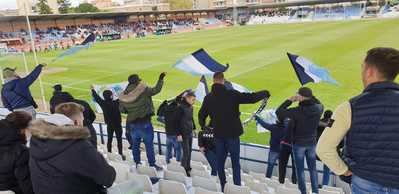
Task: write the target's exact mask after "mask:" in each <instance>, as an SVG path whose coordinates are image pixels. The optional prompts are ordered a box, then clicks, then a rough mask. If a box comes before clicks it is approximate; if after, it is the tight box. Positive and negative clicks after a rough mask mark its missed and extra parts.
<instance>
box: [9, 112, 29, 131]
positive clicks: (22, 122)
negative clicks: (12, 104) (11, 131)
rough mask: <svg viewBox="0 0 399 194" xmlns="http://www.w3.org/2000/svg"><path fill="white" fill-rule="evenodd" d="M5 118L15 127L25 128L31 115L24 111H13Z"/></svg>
mask: <svg viewBox="0 0 399 194" xmlns="http://www.w3.org/2000/svg"><path fill="white" fill-rule="evenodd" d="M6 120H7V121H8V122H9V123H10V124H12V125H13V126H14V127H15V128H16V129H25V128H27V127H28V125H29V123H30V122H31V121H32V116H31V115H30V114H29V113H27V112H24V111H15V112H12V113H10V114H9V115H7V117H6Z"/></svg>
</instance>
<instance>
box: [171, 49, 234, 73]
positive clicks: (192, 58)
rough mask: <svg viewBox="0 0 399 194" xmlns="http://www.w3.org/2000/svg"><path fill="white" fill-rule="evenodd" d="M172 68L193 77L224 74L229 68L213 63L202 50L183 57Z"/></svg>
mask: <svg viewBox="0 0 399 194" xmlns="http://www.w3.org/2000/svg"><path fill="white" fill-rule="evenodd" d="M174 67H175V68H177V69H180V70H182V71H185V72H188V73H190V74H192V75H195V76H202V75H205V76H212V75H213V74H214V73H216V72H225V71H226V70H227V69H228V68H229V66H228V65H227V66H224V65H222V64H220V63H218V62H217V61H215V60H214V59H213V58H212V57H211V56H209V54H208V53H207V52H206V51H205V50H204V49H199V50H198V51H195V52H194V53H192V54H190V55H188V56H186V57H184V58H183V59H181V60H179V61H178V62H177V63H176V64H175V65H174Z"/></svg>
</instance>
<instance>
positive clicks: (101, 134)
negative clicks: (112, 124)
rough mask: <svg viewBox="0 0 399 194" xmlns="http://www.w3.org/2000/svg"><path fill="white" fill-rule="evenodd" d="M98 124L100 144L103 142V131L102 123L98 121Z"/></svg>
mask: <svg viewBox="0 0 399 194" xmlns="http://www.w3.org/2000/svg"><path fill="white" fill-rule="evenodd" d="M99 126H100V138H101V144H104V132H103V124H102V123H99Z"/></svg>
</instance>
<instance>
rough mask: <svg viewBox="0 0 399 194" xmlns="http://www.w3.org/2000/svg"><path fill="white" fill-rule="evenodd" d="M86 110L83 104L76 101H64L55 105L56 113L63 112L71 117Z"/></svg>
mask: <svg viewBox="0 0 399 194" xmlns="http://www.w3.org/2000/svg"><path fill="white" fill-rule="evenodd" d="M84 110H85V108H84V107H83V106H82V105H80V104H77V103H74V102H68V103H62V104H59V105H57V106H56V107H55V113H58V114H63V115H65V116H67V117H69V118H72V117H73V116H76V115H77V114H79V113H83V111H84Z"/></svg>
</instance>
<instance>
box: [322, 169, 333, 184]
mask: <svg viewBox="0 0 399 194" xmlns="http://www.w3.org/2000/svg"><path fill="white" fill-rule="evenodd" d="M330 172H331V171H330V169H329V168H328V166H326V165H323V186H324V185H327V186H328V185H329V184H330Z"/></svg>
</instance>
